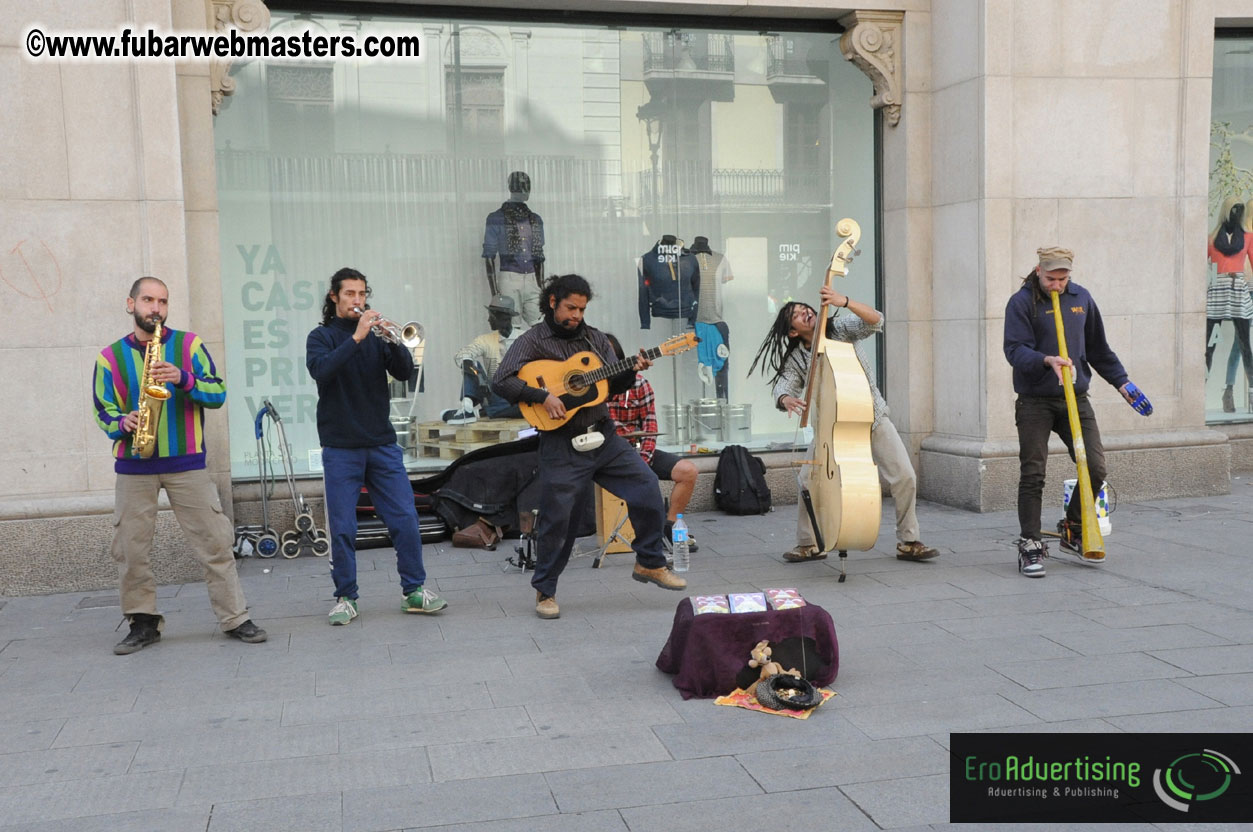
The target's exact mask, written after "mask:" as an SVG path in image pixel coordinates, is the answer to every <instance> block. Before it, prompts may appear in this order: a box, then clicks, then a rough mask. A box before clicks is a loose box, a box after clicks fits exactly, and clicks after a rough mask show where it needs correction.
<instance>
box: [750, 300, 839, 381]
mask: <svg viewBox="0 0 1253 832" xmlns="http://www.w3.org/2000/svg"><path fill="white" fill-rule="evenodd" d="M798 306H803V307H805V308H806V309H808V310H810V311H811V312H814V311H816V310H815V309H814V308H813V307H812V306H810V305H809V304H807V303H802V302H800V301H798V300H793V301H788V302H787V303H785V304H783V308H782V309H780V310H779V314H778V315H775V316H774V323H773V324H771V325H770V331H769V332H768V333H766V337H765V340H763V341H762V342H761V346H760V347H758V348H757V355H756V357H754V358H753V364H752V366H751V367H749V368H748V375H749V376H751V375H752V374H753V371H754V370H756V369H757V365H758V364H760V365H761V371H762V373H763V374H765V373H768V372H770V373H773V374H774V375H772V376H771V377H770V382H769V383H770V384H771V385H774V384H775V383H776V382H778V380H779V379H780V378H782V377H783V367H784V366H785V365H786V364H787V360H788V358H790V357H791V355H792V353H794V352H795V351H796V350H797V349H804V347H805V342H804V341H802V340H801V338H800V336H799V335H788V333H789V332H791V331H792V313H793V312H795V311H796V307H798ZM831 327H832V322H831V319H830V318H828V319H827V335H830V334H831Z"/></svg>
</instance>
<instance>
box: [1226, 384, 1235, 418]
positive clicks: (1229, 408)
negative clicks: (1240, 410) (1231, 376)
mask: <svg viewBox="0 0 1253 832" xmlns="http://www.w3.org/2000/svg"><path fill="white" fill-rule="evenodd" d="M1235 412H1236V398H1235V396H1233V395H1232V394H1231V385H1230V384H1228V385H1227V386H1226V387H1225V388H1224V389H1223V413H1235Z"/></svg>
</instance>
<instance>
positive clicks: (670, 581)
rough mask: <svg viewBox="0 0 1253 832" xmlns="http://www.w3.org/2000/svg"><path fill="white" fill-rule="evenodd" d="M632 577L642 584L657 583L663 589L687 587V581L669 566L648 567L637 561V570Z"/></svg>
mask: <svg viewBox="0 0 1253 832" xmlns="http://www.w3.org/2000/svg"><path fill="white" fill-rule="evenodd" d="M631 577H632V578H634V579H635V580H637V581H639V582H640V583H642V584H656V585H657V586H659V587H661V588H662V589H675V590H678V589H686V588H687V581H685V580H684V579H683V578H680V577H679V576H678V575H676V574H674V570H673V569H671V568H670V567H668V566H658V567H657V568H656V569H648V568H646V567H644V566H641V565H639V564H638V563H637V564H635V571H633V572H632V573H631Z"/></svg>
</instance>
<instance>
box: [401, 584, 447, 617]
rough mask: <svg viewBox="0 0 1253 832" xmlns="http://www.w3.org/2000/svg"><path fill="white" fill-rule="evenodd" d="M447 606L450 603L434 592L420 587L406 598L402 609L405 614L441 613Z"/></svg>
mask: <svg viewBox="0 0 1253 832" xmlns="http://www.w3.org/2000/svg"><path fill="white" fill-rule="evenodd" d="M446 606H448V602H447V601H445V600H444V599H443V598H440V597H439V596H438V595H436V594H435V592H434V591H433V590H430V589H427V588H425V587H421V586H420V587H418V588H417V589H415V590H414V591H413V592H410V593H409V594H408V595H406V596H405V602H404V603H403V604H402V605H401V609H403V610H404V611H405V612H439V611H440V610H442V609H443V608H444V607H446Z"/></svg>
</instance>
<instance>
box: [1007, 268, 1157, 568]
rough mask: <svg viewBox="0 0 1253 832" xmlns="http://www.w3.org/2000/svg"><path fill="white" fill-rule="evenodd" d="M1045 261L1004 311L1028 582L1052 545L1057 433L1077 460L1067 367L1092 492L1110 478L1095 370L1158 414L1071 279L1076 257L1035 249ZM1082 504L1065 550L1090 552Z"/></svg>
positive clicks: (1067, 528)
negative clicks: (1051, 478)
mask: <svg viewBox="0 0 1253 832" xmlns="http://www.w3.org/2000/svg"><path fill="white" fill-rule="evenodd" d="M1036 254H1037V255H1038V256H1039V258H1040V262H1039V264H1038V265H1037V266H1036V267H1035V268H1034V269H1032V270H1031V272H1030V274H1028V275H1027V276H1026V277H1024V278H1023V280H1022V288H1020V289H1019V290H1018V291H1017V292H1015V293H1014V295H1013V296H1012V297H1010V299H1009V303H1008V304H1007V305H1006V307H1005V357H1006V358H1007V359H1008V360H1009V363H1010V364H1011V365H1012V366H1013V368H1014V392H1015V393H1017V394H1018V401H1017V402H1016V403H1015V405H1014V421H1015V423H1016V424H1017V425H1018V462H1019V479H1018V524H1019V527H1020V531H1021V535H1022V536H1021V537H1020V538H1019V540H1018V571H1019V572H1021V573H1022V574H1023V575H1026V576H1027V577H1028V578H1043V577H1044V560H1043V559H1044V558H1046V557H1048V547H1046V546H1045V545H1044V543H1043V541H1041V539H1040V500H1041V495H1042V494H1043V492H1044V472H1045V466H1046V465H1047V463H1048V454H1049V434H1050V433H1056V434H1057V435H1058V436H1059V437H1060V438H1061V440H1062V442H1064V443H1065V445H1066V450H1067V451H1069V452H1070V458H1071V459H1074V458H1075V446H1074V441H1073V437H1072V434H1071V429H1070V421H1069V414H1068V412H1067V406H1066V398H1065V390H1064V389H1063V387H1062V368H1063V367H1069V368H1071V372H1072V373H1073V376H1074V392H1075V399H1076V405H1077V410H1078V416H1079V424H1080V429H1081V431H1082V433H1083V436H1082V439H1083V444H1084V446H1085V447H1086V449H1087V463H1088V465H1087V467H1088V474H1089V476H1090V479H1091V482H1092V487H1093V488H1094V489H1099V488H1100V487H1101V483H1103V482H1104V481H1105V449H1104V447H1103V446H1102V444H1101V433H1100V431H1099V430H1098V429H1097V425H1096V416H1095V414H1094V413H1093V411H1092V404H1091V402H1089V400H1088V385H1089V383H1090V382H1091V380H1092V370H1093V369H1095V370H1096V371H1097V373H1099V374H1100V376H1101V378H1103V379H1105V380H1106V381H1108V382H1109V383H1110V384H1112V385H1113V386H1114V387H1116V388H1118V392H1119V393H1121V394H1122V396H1123V398H1124V399H1126V400H1127V402H1128V404H1130V405H1132V406H1133V407H1135V408H1136V409H1137V410H1138V411H1140V412H1141V413H1143V414H1144V415H1148V413H1150V412H1152V407H1151V406H1150V405H1149V404H1148V400H1147V399H1145V398H1144V395H1143V394H1141V393H1140V392H1139V391H1138V390H1137V389H1136V388H1135V385H1133V384H1131V382H1130V381H1129V380H1128V379H1127V371H1126V370H1125V369H1123V366H1122V362H1121V361H1119V360H1118V356H1117V355H1116V354H1115V353H1114V350H1113V349H1112V348H1111V347H1110V345H1109V342H1108V341H1107V340H1106V338H1105V325H1104V323H1103V322H1102V321H1101V313H1100V310H1098V309H1097V306H1096V301H1094V300H1093V299H1092V296H1091V295H1090V294H1088V291H1087V290H1086V289H1084V288H1083V287H1082V286H1080V285H1078V284H1077V283H1072V282H1071V280H1070V269H1071V265H1072V264H1073V262H1074V253H1073V252H1072V251H1070V250H1069V249H1065V248H1058V247H1056V246H1049V247H1046V248H1041V249H1037V250H1036ZM1053 292H1057V293H1058V296H1059V300H1060V305H1061V316H1062V321H1063V326H1064V328H1065V334H1066V347H1067V352H1068V354H1069V355H1071V356H1073V358H1063V357H1062V356H1061V355H1060V353H1061V351H1062V350H1061V347H1060V345H1059V342H1058V338H1057V324H1056V320H1055V317H1054V313H1053V303H1052V295H1051V293H1053ZM1082 510H1083V505H1082V501H1081V500H1080V499H1079V493H1078V489H1076V490H1075V494H1074V496H1073V497H1072V498H1071V500H1070V505H1069V506H1068V507H1067V509H1066V516H1065V517H1064V518H1063V519H1062V520H1060V521H1059V522H1058V524H1057V532H1058V536H1059V537H1060V538H1061V546H1062V548H1064V549H1067V550H1068V551H1071V552H1075V553H1078V554H1083V552H1082V548H1081V543H1080V537H1081V513H1082Z"/></svg>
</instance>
